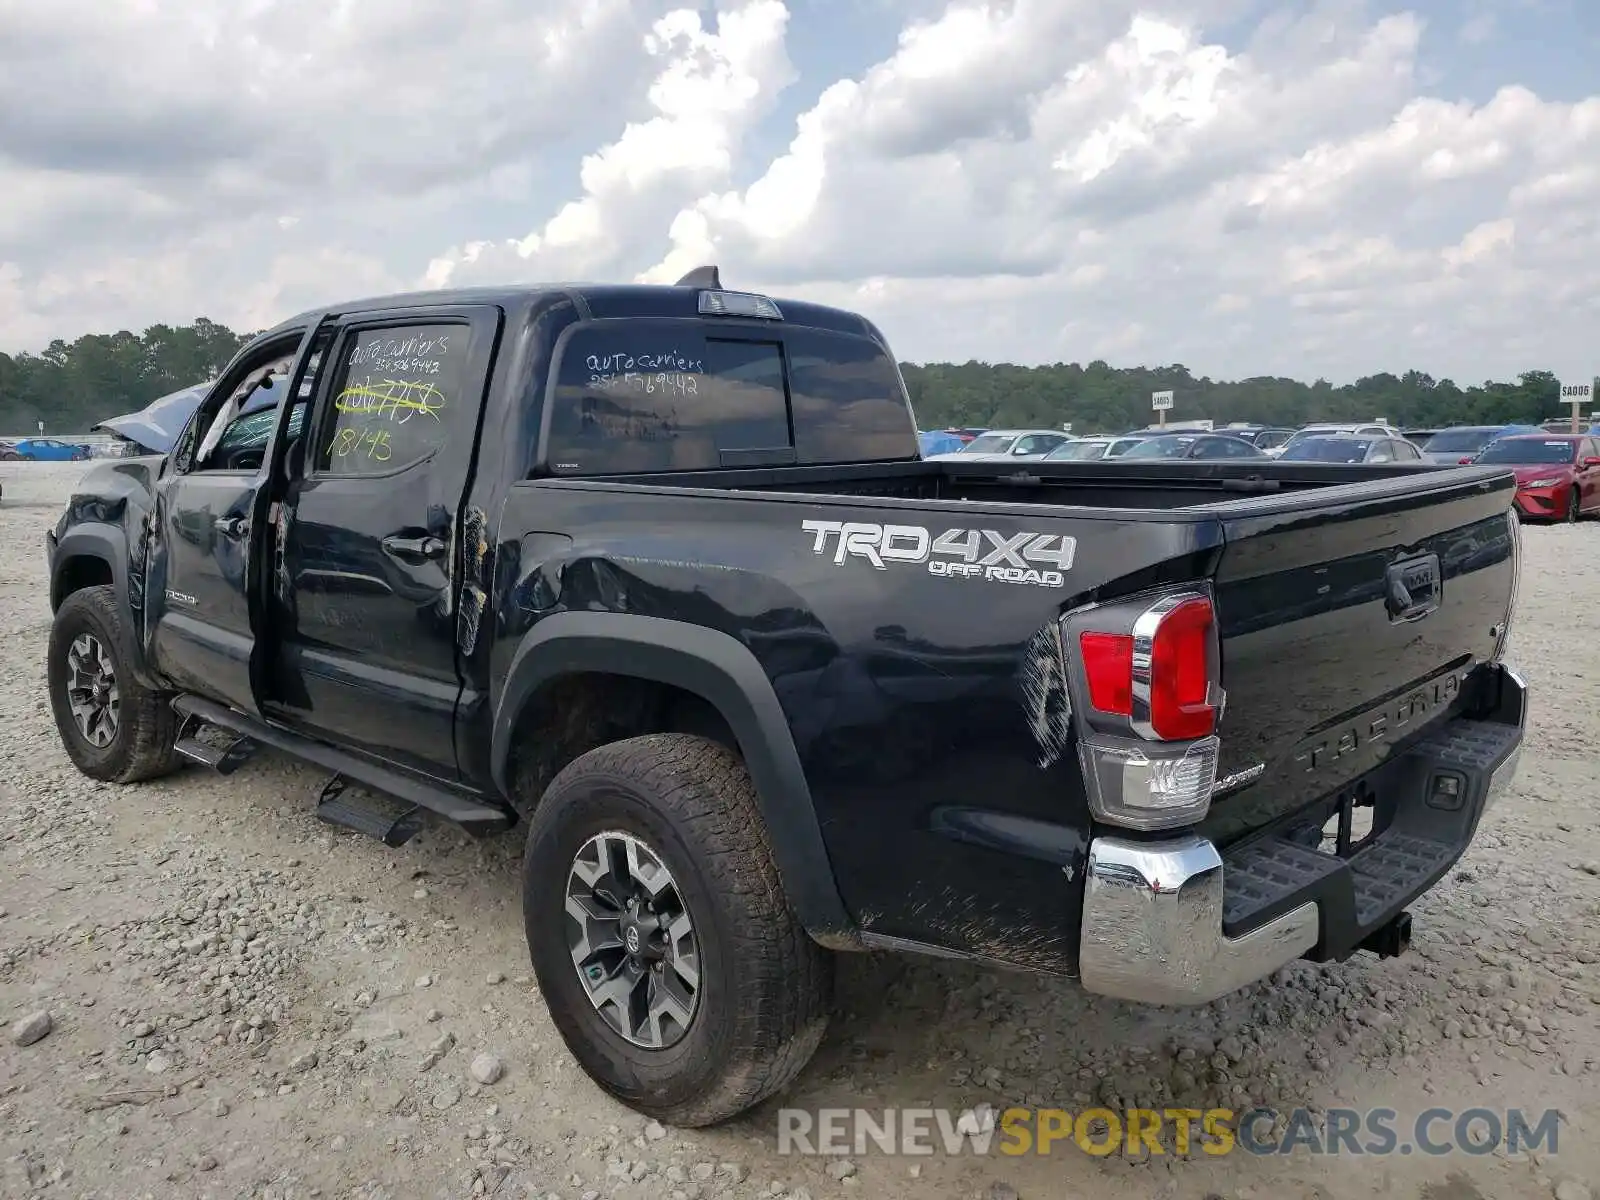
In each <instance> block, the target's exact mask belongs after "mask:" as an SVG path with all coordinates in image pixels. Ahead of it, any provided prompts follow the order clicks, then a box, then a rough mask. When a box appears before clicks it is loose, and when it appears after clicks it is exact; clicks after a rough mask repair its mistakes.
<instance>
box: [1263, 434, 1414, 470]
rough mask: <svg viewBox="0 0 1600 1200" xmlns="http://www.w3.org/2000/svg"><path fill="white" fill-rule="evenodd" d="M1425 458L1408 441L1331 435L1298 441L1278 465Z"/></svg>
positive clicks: (1382, 437) (1285, 449) (1397, 438)
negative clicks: (1283, 463) (1282, 463)
mask: <svg viewBox="0 0 1600 1200" xmlns="http://www.w3.org/2000/svg"><path fill="white" fill-rule="evenodd" d="M1423 457H1425V456H1424V455H1423V453H1422V451H1420V450H1418V449H1417V448H1416V447H1415V446H1414V445H1412V444H1411V443H1410V442H1408V441H1407V440H1406V439H1405V438H1400V437H1388V436H1384V435H1378V434H1370V433H1330V434H1323V435H1320V436H1318V437H1308V438H1297V439H1296V440H1295V441H1294V443H1293V444H1292V445H1289V446H1285V447H1284V450H1283V453H1282V454H1280V455H1278V461H1279V462H1324V463H1392V462H1409V463H1414V462H1416V461H1417V460H1418V459H1420V458H1423Z"/></svg>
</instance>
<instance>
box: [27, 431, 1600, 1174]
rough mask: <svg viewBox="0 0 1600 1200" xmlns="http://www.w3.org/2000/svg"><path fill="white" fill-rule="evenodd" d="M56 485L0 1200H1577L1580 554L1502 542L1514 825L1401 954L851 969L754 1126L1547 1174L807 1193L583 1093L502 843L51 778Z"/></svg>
mask: <svg viewBox="0 0 1600 1200" xmlns="http://www.w3.org/2000/svg"><path fill="white" fill-rule="evenodd" d="M76 473H77V471H76V468H71V467H67V466H65V465H62V466H52V465H37V464H11V463H8V464H4V465H3V466H0V483H3V486H4V499H3V501H0V729H3V730H4V733H3V734H0V1026H4V1036H3V1039H0V1196H6V1197H10V1196H27V1195H41V1196H61V1197H98V1198H100V1200H113V1198H115V1200H123V1198H133V1197H150V1198H152V1200H170V1198H175V1197H189V1196H196V1197H216V1198H218V1200H221V1198H224V1197H228V1198H231V1197H251V1198H268V1197H271V1198H275V1200H290V1198H291V1197H294V1198H304V1197H317V1196H320V1197H328V1198H330V1200H332V1198H335V1197H341V1198H342V1197H350V1198H353V1200H356V1198H358V1200H379V1198H393V1200H408V1198H410V1197H468V1196H475V1195H495V1196H502V1197H507V1196H509V1197H516V1198H518V1200H522V1198H534V1200H546V1198H548V1197H561V1198H562V1200H597V1198H601V1197H604V1198H607V1200H647V1198H648V1200H657V1198H662V1200H667V1198H671V1200H677V1198H699V1200H712V1198H730V1200H731V1198H737V1200H754V1198H756V1197H767V1198H768V1200H777V1198H779V1197H787V1198H789V1200H801V1198H805V1197H811V1198H815V1200H823V1198H825V1197H835V1196H850V1195H863V1196H871V1197H887V1198H889V1200H901V1198H909V1197H919V1198H920V1197H935V1198H943V1197H977V1198H979V1200H1006V1198H1008V1197H1022V1198H1023V1200H1042V1198H1051V1200H1053V1198H1058V1197H1059V1198H1066V1197H1090V1196H1093V1197H1108V1198H1111V1200H1117V1198H1120V1197H1130V1198H1131V1197H1167V1196H1170V1197H1178V1198H1192V1200H1201V1198H1203V1197H1221V1198H1227V1200H1234V1198H1241V1200H1242V1198H1244V1197H1256V1198H1258V1200H1300V1198H1302V1197H1321V1198H1323V1200H1332V1198H1335V1197H1337V1198H1348V1197H1362V1196H1369V1195H1371V1196H1395V1197H1403V1198H1405V1200H1412V1198H1413V1197H1416V1198H1419V1200H1498V1198H1510V1197H1548V1196H1555V1197H1558V1198H1559V1200H1586V1198H1591V1197H1592V1195H1593V1194H1595V1193H1600V1137H1597V1133H1600V1029H1597V1024H1600V969H1597V967H1596V966H1595V963H1596V955H1597V952H1600V835H1597V832H1596V820H1595V817H1594V806H1595V802H1596V791H1597V789H1596V784H1595V774H1596V772H1595V765H1596V758H1595V749H1594V747H1595V746H1596V745H1597V743H1600V705H1597V695H1600V638H1597V636H1596V633H1597V630H1596V619H1595V616H1594V614H1593V612H1592V610H1591V608H1590V605H1591V604H1592V603H1593V600H1594V597H1595V596H1596V595H1597V594H1600V528H1597V527H1595V526H1592V525H1581V526H1576V527H1572V526H1560V527H1555V528H1548V529H1529V530H1527V531H1526V539H1525V540H1526V551H1527V557H1526V565H1525V573H1524V578H1523V585H1522V602H1521V609H1520V614H1519V621H1518V625H1517V628H1516V631H1515V634H1514V639H1513V641H1514V646H1513V656H1514V658H1515V659H1516V661H1517V662H1518V664H1519V665H1520V666H1521V667H1522V668H1523V669H1524V671H1525V673H1526V674H1527V676H1528V677H1529V679H1530V682H1531V684H1532V686H1533V688H1534V696H1535V699H1534V709H1533V720H1532V728H1531V731H1530V736H1531V745H1530V747H1529V752H1528V753H1526V754H1525V755H1524V758H1523V768H1522V776H1521V780H1520V783H1519V785H1518V788H1517V790H1516V792H1515V794H1513V795H1512V796H1511V797H1510V798H1509V799H1508V800H1507V801H1506V802H1505V803H1504V804H1503V805H1502V806H1501V807H1500V808H1499V809H1498V810H1497V811H1496V812H1495V814H1494V815H1493V816H1492V817H1491V819H1490V821H1489V823H1488V825H1487V826H1486V828H1485V829H1484V831H1483V832H1482V833H1481V835H1480V837H1479V839H1478V842H1477V844H1476V845H1475V846H1474V847H1473V849H1472V850H1471V851H1470V853H1469V854H1468V856H1467V858H1466V859H1465V860H1464V861H1463V862H1462V864H1461V866H1460V867H1459V869H1458V870H1456V871H1455V872H1453V873H1452V875H1451V876H1450V877H1449V879H1448V880H1447V881H1446V882H1445V883H1443V884H1441V886H1440V887H1439V888H1438V889H1437V890H1436V891H1435V892H1434V893H1433V894H1431V895H1430V896H1428V897H1426V898H1425V900H1424V901H1423V902H1422V903H1421V904H1419V905H1418V906H1417V907H1416V909H1415V910H1414V911H1415V913H1416V940H1415V945H1414V950H1413V952H1412V953H1411V954H1410V955H1408V956H1405V957H1403V958H1400V959H1397V960H1391V961H1386V962H1380V961H1377V960H1376V959H1372V958H1370V957H1368V956H1361V957H1359V958H1357V959H1354V960H1352V961H1350V962H1349V963H1346V964H1344V965H1342V966H1337V967H1329V968H1319V967H1310V966H1306V967H1296V968H1292V969H1290V970H1288V971H1286V972H1284V973H1283V977H1282V978H1280V979H1277V980H1275V981H1272V982H1271V983H1270V984H1266V985H1262V986H1259V987H1256V988H1253V989H1251V990H1249V991H1247V992H1245V993H1242V994H1240V995H1237V996H1234V997H1231V998H1229V999H1227V1000H1226V1001H1224V1002H1220V1003H1218V1004H1215V1005H1212V1006H1210V1007H1207V1008H1204V1009H1198V1010H1191V1011H1182V1012H1177V1013H1172V1012H1162V1011H1155V1010H1148V1009H1140V1008H1137V1007H1134V1006H1129V1005H1123V1004H1119V1003H1113V1002H1107V1001H1099V1000H1093V999H1090V998H1087V997H1085V996H1084V995H1083V994H1081V993H1079V992H1077V991H1076V990H1074V989H1073V988H1072V987H1070V986H1068V985H1065V984H1061V983H1057V982H1052V981H1048V980H1041V979H1035V978H1032V977H1028V976H1022V975H1010V974H1001V973H995V972H989V971H982V970H976V969H971V968H967V967H962V966H951V965H948V964H941V963H935V962H928V961H916V962H912V961H893V962H891V961H875V960H871V959H867V958H852V959H850V960H848V961H847V962H846V964H845V970H844V975H843V979H842V986H841V995H840V1001H839V1009H840V1012H839V1015H838V1017H837V1018H836V1021H835V1024H834V1026H833V1029H832V1032H831V1033H830V1036H829V1040H828V1042H827V1043H826V1045H825V1046H824V1048H823V1051H822V1052H821V1053H820V1054H819V1056H818V1057H817V1059H816V1060H815V1062H814V1063H813V1064H812V1066H811V1068H810V1069H809V1070H808V1071H807V1072H806V1074H805V1075H804V1076H803V1077H802V1079H801V1081H800V1083H799V1085H798V1086H797V1088H796V1089H795V1090H794V1091H793V1092H792V1093H791V1094H790V1095H789V1096H788V1097H786V1098H785V1099H784V1100H783V1101H782V1103H787V1104H791V1105H795V1106H800V1107H806V1108H817V1107H821V1106H833V1105H845V1104H850V1103H856V1104H861V1105H865V1106H867V1107H870V1108H873V1109H882V1108H885V1107H889V1106H905V1105H909V1106H947V1107H949V1108H951V1109H953V1110H957V1111H961V1110H966V1109H970V1108H974V1107H975V1106H980V1105H982V1104H985V1103H988V1104H992V1105H995V1106H998V1107H1004V1106H1005V1105H1007V1104H1054V1105H1061V1106H1063V1107H1067V1108H1071V1109H1074V1110H1081V1109H1083V1108H1084V1107H1086V1106H1088V1105H1091V1104H1106V1105H1109V1106H1111V1107H1113V1108H1117V1107H1120V1106H1123V1105H1128V1104H1142V1105H1151V1106H1158V1107H1159V1106H1174V1105H1188V1106H1192V1107H1197V1108H1203V1107H1210V1106H1224V1107H1229V1108H1234V1109H1245V1108H1249V1107H1252V1106H1255V1105H1265V1106H1270V1107H1277V1108H1280V1109H1283V1110H1287V1109H1291V1108H1293V1107H1295V1106H1306V1107H1308V1108H1310V1109H1312V1110H1313V1111H1314V1112H1318V1113H1320V1112H1323V1111H1325V1110H1326V1109H1327V1108H1329V1107H1333V1106H1346V1107H1359V1108H1371V1107H1375V1106H1387V1107H1389V1108H1393V1109H1395V1110H1396V1111H1397V1113H1398V1114H1399V1122H1398V1124H1399V1125H1400V1127H1401V1131H1402V1134H1404V1133H1405V1132H1407V1122H1408V1121H1409V1120H1410V1119H1412V1118H1414V1117H1415V1116H1416V1115H1417V1114H1419V1113H1421V1112H1423V1111H1424V1110H1426V1109H1428V1108H1430V1107H1433V1106H1439V1105H1447V1106H1450V1107H1453V1108H1455V1109H1458V1110H1459V1109H1466V1108H1469V1107H1483V1108H1489V1109H1497V1110H1501V1111H1504V1110H1505V1109H1508V1108H1515V1107H1522V1108H1525V1109H1529V1110H1534V1111H1535V1112H1540V1111H1543V1110H1545V1109H1547V1108H1554V1109H1557V1110H1559V1111H1560V1113H1561V1114H1562V1118H1561V1119H1562V1126H1561V1130H1560V1141H1559V1148H1558V1149H1557V1151H1556V1152H1555V1153H1549V1152H1548V1151H1535V1152H1533V1153H1521V1152H1518V1153H1507V1152H1506V1151H1505V1150H1504V1149H1503V1148H1502V1149H1500V1150H1497V1151H1494V1152H1491V1153H1473V1152H1471V1149H1470V1148H1467V1149H1459V1150H1457V1151H1455V1152H1453V1153H1450V1154H1447V1155H1443V1156H1430V1155H1422V1154H1412V1155H1404V1154H1393V1155H1389V1156H1373V1155H1368V1156H1362V1157H1352V1156H1350V1155H1349V1154H1344V1155H1341V1156H1338V1157H1329V1156H1317V1155H1313V1154H1310V1153H1307V1152H1305V1151H1304V1150H1300V1151H1296V1152H1293V1153H1288V1154H1282V1155H1267V1156H1263V1155H1257V1154H1247V1153H1243V1152H1240V1151H1235V1152H1234V1153H1232V1154H1229V1155H1226V1156H1209V1155H1207V1154H1205V1153H1202V1152H1199V1151H1194V1152H1192V1153H1191V1154H1190V1155H1188V1156H1175V1155H1173V1154H1170V1153H1164V1154H1161V1155H1152V1154H1150V1153H1148V1152H1141V1153H1139V1154H1137V1155H1133V1156H1130V1155H1128V1154H1126V1153H1121V1154H1116V1155H1111V1156H1107V1157H1094V1156H1091V1155H1088V1154H1085V1153H1083V1152H1081V1151H1079V1150H1078V1149H1076V1148H1074V1147H1072V1146H1071V1145H1070V1144H1067V1143H1062V1144H1060V1145H1057V1146H1056V1147H1055V1151H1054V1153H1052V1154H1051V1155H1049V1156H1048V1157H1040V1156H1026V1157H1008V1156H1003V1155H999V1154H990V1155H987V1156H980V1155H974V1154H957V1155H944V1154H940V1155H936V1156H933V1157H924V1158H906V1157H902V1156H892V1155H886V1154H884V1153H882V1152H880V1151H879V1150H877V1149H875V1148H873V1147H872V1146H870V1145H869V1146H867V1147H865V1152H864V1153H859V1154H857V1153H854V1152H852V1153H851V1155H850V1156H849V1157H848V1158H844V1159H841V1158H837V1157H834V1158H823V1157H802V1156H795V1155H781V1154H779V1153H778V1152H777V1128H778V1117H777V1112H776V1109H777V1107H778V1105H777V1104H773V1105H770V1106H768V1107H767V1108H765V1109H763V1110H760V1111H758V1112H756V1113H754V1114H752V1115H749V1116H747V1117H745V1118H743V1119H741V1120H739V1121H737V1122H735V1123H733V1124H731V1125H729V1126H726V1127H723V1128H719V1129H716V1130H710V1131H699V1132H689V1131H678V1130H672V1129H664V1128H662V1127H661V1126H659V1125H655V1124H653V1123H647V1122H645V1121H644V1120H642V1119H640V1118H639V1117H638V1116H636V1115H634V1114H632V1113H630V1112H629V1111H628V1110H626V1109H624V1108H622V1107H620V1106H619V1105H617V1104H615V1103H613V1102H612V1101H610V1100H609V1099H608V1098H606V1097H605V1096H603V1095H602V1094H601V1093H600V1092H599V1090H598V1089H596V1088H595V1087H594V1086H593V1085H591V1084H590V1083H589V1081H588V1080H587V1078H586V1077H585V1076H584V1075H582V1073H581V1072H579V1070H578V1069H577V1068H576V1067H575V1066H574V1064H573V1062H572V1060H571V1059H570V1058H569V1057H568V1055H567V1053H566V1051H565V1049H564V1047H563V1046H562V1045H561V1043H560V1040H559V1038H558V1037H557V1035H556V1033H555V1030H554V1027H553V1026H552V1024H551V1022H550V1020H549V1017H548V1015H547V1014H546V1012H545V1009H544V1006H543V1003H542V1001H541V1000H540V997H539V994H538V991H537V990H536V989H535V988H534V986H533V985H532V982H531V980H530V978H529V971H528V965H527V958H526V954H525V950H524V947H523V941H522V931H521V928H520V916H519V911H518V906H517V882H516V865H517V858H518V846H517V845H516V844H515V841H514V839H505V840H503V841H501V842H499V843H489V844H479V843H474V842H472V841H471V840H469V839H467V838H465V837H463V836H460V835H458V834H456V833H454V832H453V831H450V830H447V829H434V830H430V831H429V832H427V833H425V834H424V835H423V836H421V837H419V838H418V839H417V840H416V841H414V842H412V843H411V844H410V845H408V846H406V847H405V848H403V849H401V850H398V851H391V850H387V849H385V848H384V847H382V846H381V845H379V844H377V843H375V842H372V841H368V840H365V839H362V838H360V837H358V836H356V835H352V834H346V833H343V832H338V831H334V830H331V829H330V828H329V827H328V826H325V825H323V824H321V823H319V822H318V821H316V820H315V819H314V818H313V816H312V815H311V809H310V805H311V800H310V797H311V792H312V789H313V787H314V785H316V784H318V783H320V779H319V777H318V776H317V775H316V773H315V772H313V771H311V770H309V769H307V768H304V767H301V766H298V765H295V764H293V763H291V762H289V761H287V760H285V759H282V758H277V757H272V756H262V757H261V758H259V759H257V760H256V761H253V762H252V763H251V764H249V765H248V766H246V767H245V768H244V769H243V770H242V771H241V772H240V773H239V774H237V775H235V776H233V777H231V778H230V779H228V780H227V781H226V782H224V781H221V780H219V779H217V778H216V777H214V776H209V775H207V774H205V773H203V772H201V771H199V770H192V771H188V772H185V773H182V774H180V775H178V776H176V777H175V778H172V779H169V780H166V781H162V782H160V783H155V784H148V785H144V786H139V787H131V788H116V787H108V786H102V785H98V784H95V783H92V782H91V781H89V780H87V779H85V778H83V777H82V776H80V775H78V774H77V773H76V772H75V771H74V770H73V769H72V767H71V766H70V765H69V764H68V761H67V759H66V757H65V755H64V754H63V753H62V751H61V749H60V748H59V745H58V742H57V739H56V734H55V730H54V728H53V726H52V723H51V718H50V713H49V705H48V703H47V701H46V698H45V695H44V691H43V685H42V665H41V664H42V659H43V653H44V646H45V638H46V633H47V630H48V626H49V612H48V605H47V601H46V590H45V570H44V567H45V563H44V554H43V545H42V538H43V534H44V530H45V528H46V526H47V525H48V524H49V523H50V522H51V521H53V520H54V518H55V516H56V514H57V513H58V512H59V510H60V506H61V504H62V503H63V501H64V500H65V498H66V496H67V494H68V492H69V491H70V488H71V483H72V480H73V479H74V478H75V476H76ZM1591 671H1592V672H1593V675H1594V677H1593V678H1591ZM41 1014H44V1015H41ZM41 1034H42V1036H41ZM24 1043H26V1044H24ZM979 1111H980V1112H981V1109H980V1110H979ZM1447 1129H1448V1125H1445V1126H1442V1127H1439V1128H1438V1129H1436V1131H1435V1132H1436V1134H1438V1133H1441V1132H1444V1131H1446V1130H1447ZM1402 1140H1405V1139H1404V1137H1402ZM1591 1187H1593V1188H1595V1193H1592V1192H1591V1190H1590V1189H1591Z"/></svg>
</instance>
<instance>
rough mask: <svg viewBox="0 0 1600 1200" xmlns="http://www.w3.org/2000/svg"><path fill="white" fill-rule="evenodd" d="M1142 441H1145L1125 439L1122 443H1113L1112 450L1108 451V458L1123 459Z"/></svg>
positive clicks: (1141, 439)
mask: <svg viewBox="0 0 1600 1200" xmlns="http://www.w3.org/2000/svg"><path fill="white" fill-rule="evenodd" d="M1142 441H1144V439H1143V438H1123V439H1122V440H1121V441H1117V442H1112V443H1111V448H1110V449H1108V450H1107V451H1106V457H1107V458H1121V457H1122V456H1123V455H1124V454H1126V453H1127V452H1128V451H1129V450H1132V449H1133V448H1134V447H1135V446H1137V445H1138V444H1139V443H1140V442H1142Z"/></svg>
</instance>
